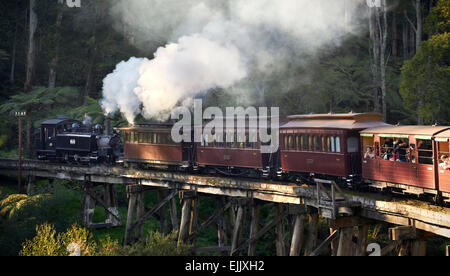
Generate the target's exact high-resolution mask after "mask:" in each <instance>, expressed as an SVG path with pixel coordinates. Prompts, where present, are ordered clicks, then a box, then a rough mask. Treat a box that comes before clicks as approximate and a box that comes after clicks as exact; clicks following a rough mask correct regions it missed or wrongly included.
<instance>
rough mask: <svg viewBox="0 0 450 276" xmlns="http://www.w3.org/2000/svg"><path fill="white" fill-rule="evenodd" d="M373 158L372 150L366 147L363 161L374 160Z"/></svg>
mask: <svg viewBox="0 0 450 276" xmlns="http://www.w3.org/2000/svg"><path fill="white" fill-rule="evenodd" d="M374 158H375V153H374V152H373V148H372V147H367V151H366V153H365V154H364V159H374Z"/></svg>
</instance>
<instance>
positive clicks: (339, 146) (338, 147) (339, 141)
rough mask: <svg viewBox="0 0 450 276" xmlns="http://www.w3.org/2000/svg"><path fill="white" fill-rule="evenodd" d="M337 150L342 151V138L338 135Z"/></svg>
mask: <svg viewBox="0 0 450 276" xmlns="http://www.w3.org/2000/svg"><path fill="white" fill-rule="evenodd" d="M336 152H341V138H340V137H336Z"/></svg>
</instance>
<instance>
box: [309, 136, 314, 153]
mask: <svg viewBox="0 0 450 276" xmlns="http://www.w3.org/2000/svg"><path fill="white" fill-rule="evenodd" d="M313 148H314V144H313V137H312V136H311V135H308V150H313Z"/></svg>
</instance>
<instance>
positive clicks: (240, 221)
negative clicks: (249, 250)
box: [231, 203, 246, 254]
mask: <svg viewBox="0 0 450 276" xmlns="http://www.w3.org/2000/svg"><path fill="white" fill-rule="evenodd" d="M245 207H246V206H244V204H242V203H241V204H239V208H238V212H237V214H236V222H235V224H234V230H233V238H232V242H231V253H232V254H233V253H234V252H238V250H237V247H238V245H239V244H240V242H241V236H242V228H243V227H244V217H245V209H246V208H245Z"/></svg>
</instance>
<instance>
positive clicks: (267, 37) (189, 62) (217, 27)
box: [102, 0, 360, 123]
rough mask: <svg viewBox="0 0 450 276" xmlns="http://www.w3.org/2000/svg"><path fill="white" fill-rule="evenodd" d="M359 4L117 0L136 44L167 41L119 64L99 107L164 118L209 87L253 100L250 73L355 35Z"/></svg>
mask: <svg viewBox="0 0 450 276" xmlns="http://www.w3.org/2000/svg"><path fill="white" fill-rule="evenodd" d="M359 7H360V3H358V2H357V1H351V0H343V1H336V0H315V1H310V0H280V1H275V0H232V1H227V0H213V1H205V0H187V1H178V0H170V1H169V0H147V1H142V0H117V2H116V3H115V5H113V7H112V8H111V15H112V16H114V17H116V18H120V19H121V20H118V21H120V22H122V23H123V24H125V26H126V28H127V30H128V31H127V32H128V33H129V34H130V36H132V37H133V41H134V42H135V45H136V46H138V47H142V48H145V47H146V46H145V45H146V43H147V45H148V43H150V42H149V41H166V42H168V43H167V44H166V45H165V46H164V47H160V48H158V50H157V51H156V52H155V53H154V56H153V58H152V59H147V58H131V59H130V60H128V61H123V62H121V63H119V64H118V65H117V67H116V69H115V70H114V72H112V73H111V74H110V75H108V76H107V77H106V78H105V79H104V81H103V84H104V85H103V100H102V107H103V109H104V111H105V113H113V112H116V111H120V112H122V113H123V114H124V116H125V117H126V119H127V120H128V121H129V122H130V123H133V121H134V118H135V117H136V115H137V114H142V115H143V116H144V117H145V118H156V119H161V120H162V119H165V118H167V117H168V116H169V114H170V110H171V109H172V108H173V107H174V106H175V105H176V104H178V103H180V102H181V101H183V100H186V99H188V98H190V97H194V96H195V95H196V94H198V93H201V92H207V91H208V90H209V89H212V88H222V89H227V90H229V91H231V92H232V93H233V91H234V93H239V94H240V96H242V98H248V97H246V96H245V95H242V94H246V93H248V92H249V91H248V90H249V88H248V87H251V85H250V86H249V82H255V81H256V82H258V81H259V80H258V79H256V80H255V78H253V77H250V76H255V75H260V76H264V77H267V76H270V75H272V74H276V73H277V72H282V71H283V70H285V69H286V64H288V63H289V62H292V60H296V61H297V62H306V60H307V59H308V58H309V57H311V56H314V54H315V53H316V52H317V51H318V50H319V49H321V48H324V47H334V46H337V45H339V43H340V42H341V41H342V39H343V37H345V36H346V35H348V34H352V33H356V32H357V31H358V24H356V23H357V22H358V21H357V20H356V19H357V17H358V8H359ZM121 27H122V28H123V26H121ZM287 82H289V81H287ZM280 90H282V89H280ZM280 92H282V91H280Z"/></svg>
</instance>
